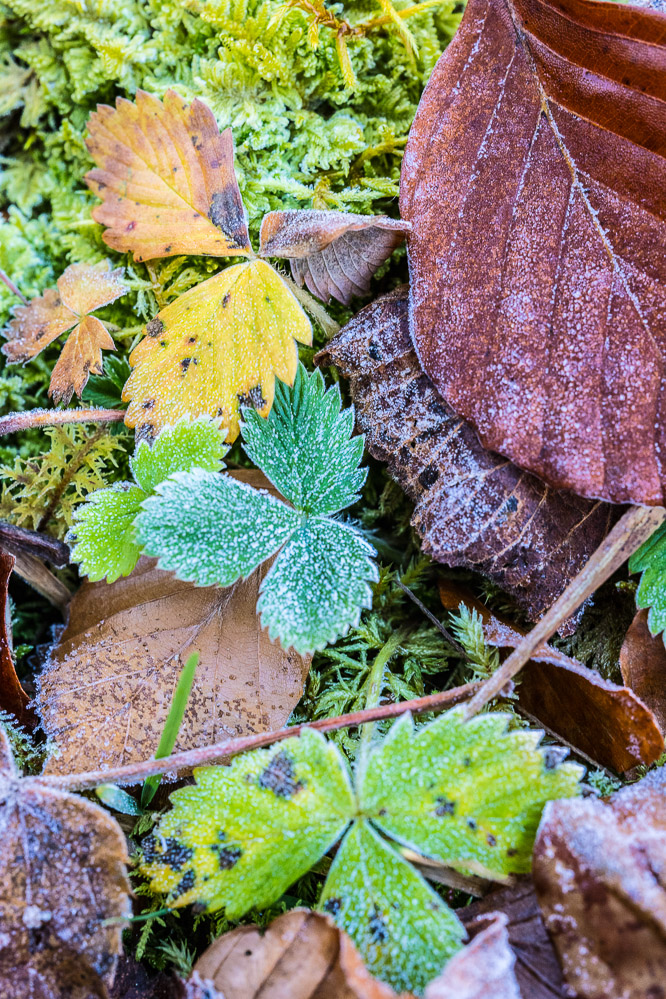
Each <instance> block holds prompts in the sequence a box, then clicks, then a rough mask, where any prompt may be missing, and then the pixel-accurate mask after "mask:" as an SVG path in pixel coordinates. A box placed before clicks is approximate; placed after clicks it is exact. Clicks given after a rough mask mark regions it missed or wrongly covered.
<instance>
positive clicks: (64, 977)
mask: <svg viewBox="0 0 666 999" xmlns="http://www.w3.org/2000/svg"><path fill="white" fill-rule="evenodd" d="M0 828H1V829H2V852H1V854H0V996H2V997H3V999H27V997H31V999H32V997H34V999H91V997H92V996H95V997H96V996H99V997H100V999H105V996H106V989H105V986H106V985H109V984H111V982H112V981H113V976H114V971H115V965H116V961H117V957H118V954H119V953H120V950H121V940H120V935H121V932H122V919H121V917H124V916H128V915H129V912H130V905H129V897H128V893H129V882H128V880H127V875H126V872H125V864H126V863H127V861H128V857H127V850H126V846H125V837H124V836H123V833H122V830H121V829H120V826H119V825H118V823H117V822H116V821H115V820H114V819H113V818H112V817H111V816H110V815H109V814H108V812H105V811H104V809H103V808H100V807H99V806H98V805H95V804H93V803H92V802H90V801H86V800H85V798H80V797H77V796H75V795H73V794H67V793H64V792H62V791H55V790H53V789H51V788H49V787H47V786H45V785H44V784H41V783H40V781H39V778H36V777H25V778H22V777H20V776H19V774H18V772H17V770H16V766H15V764H14V761H13V759H12V754H11V750H10V748H9V743H8V741H7V737H6V735H5V733H4V731H2V730H0Z"/></svg>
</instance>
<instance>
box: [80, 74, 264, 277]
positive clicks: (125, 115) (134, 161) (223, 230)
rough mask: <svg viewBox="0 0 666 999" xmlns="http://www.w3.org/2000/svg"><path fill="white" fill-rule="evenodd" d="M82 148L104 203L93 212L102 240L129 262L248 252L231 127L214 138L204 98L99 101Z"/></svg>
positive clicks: (89, 177)
mask: <svg viewBox="0 0 666 999" xmlns="http://www.w3.org/2000/svg"><path fill="white" fill-rule="evenodd" d="M88 132H89V136H88V138H87V140H86V146H87V147H88V151H89V153H90V155H91V156H92V158H93V159H94V160H95V162H96V163H97V166H98V169H96V170H91V171H90V172H89V173H88V174H87V175H86V181H87V183H88V186H89V187H90V189H91V190H92V191H94V192H95V194H97V195H98V196H99V197H100V198H102V200H103V202H104V203H103V204H102V205H100V206H98V207H97V208H96V209H95V210H94V211H93V218H94V219H95V221H96V222H100V223H102V225H106V226H108V227H109V228H108V229H107V230H106V232H105V233H104V236H103V238H104V241H105V243H107V245H108V246H111V247H113V249H114V250H120V251H121V252H124V253H125V252H127V253H134V259H135V260H151V259H153V258H154V257H172V256H175V255H177V254H182V253H197V254H199V253H207V254H211V255H212V256H218V257H219V256H223V257H228V256H231V255H234V254H247V253H251V252H252V251H251V248H250V239H249V235H248V231H247V224H246V222H245V212H244V210H243V202H242V200H241V195H240V191H239V189H238V183H237V181H236V175H235V173H234V144H233V139H232V136H231V129H226V130H225V131H224V132H222V133H221V134H220V131H219V129H218V126H217V122H216V120H215V116H214V115H213V112H212V111H211V110H210V108H208V107H207V106H206V105H205V104H204V103H202V101H199V100H194V101H193V102H192V104H190V105H188V104H186V103H185V101H183V99H182V98H181V97H179V96H178V94H177V93H175V91H173V90H168V91H167V92H166V94H165V95H164V100H163V101H160V100H158V98H157V97H153V96H152V95H150V94H147V93H145V92H144V91H142V90H139V91H137V94H136V103H132V101H128V100H125V98H122V97H119V98H118V99H117V100H116V107H115V109H114V108H111V107H108V106H107V105H104V104H100V105H98V107H97V111H96V112H95V113H94V114H92V115H91V117H90V121H89V122H88Z"/></svg>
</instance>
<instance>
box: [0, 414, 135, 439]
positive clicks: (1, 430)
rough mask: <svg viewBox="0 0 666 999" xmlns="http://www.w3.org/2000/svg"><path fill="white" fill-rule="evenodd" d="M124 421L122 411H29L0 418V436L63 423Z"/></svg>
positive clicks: (57, 425)
mask: <svg viewBox="0 0 666 999" xmlns="http://www.w3.org/2000/svg"><path fill="white" fill-rule="evenodd" d="M124 419H125V410H123V409H30V410H28V412H27V413H8V414H7V416H3V417H0V436H2V435H3V434H15V433H18V432H19V431H20V430H32V429H33V428H35V427H59V426H60V425H61V424H63V423H120V422H121V420H124Z"/></svg>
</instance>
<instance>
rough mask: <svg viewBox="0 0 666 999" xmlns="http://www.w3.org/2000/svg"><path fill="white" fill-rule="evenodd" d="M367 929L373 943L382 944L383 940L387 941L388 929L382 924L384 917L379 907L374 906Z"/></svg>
mask: <svg viewBox="0 0 666 999" xmlns="http://www.w3.org/2000/svg"><path fill="white" fill-rule="evenodd" d="M368 928H369V930H370V936H371V937H372V939H373V940H374V941H375V943H384V941H385V940H388V935H389V934H388V927H387V925H386V923H385V922H384V917H383V915H382V913H381V911H380V909H379V907H378V906H376V905H375V906H374V910H373V913H372V915H371V916H370V921H369V923H368Z"/></svg>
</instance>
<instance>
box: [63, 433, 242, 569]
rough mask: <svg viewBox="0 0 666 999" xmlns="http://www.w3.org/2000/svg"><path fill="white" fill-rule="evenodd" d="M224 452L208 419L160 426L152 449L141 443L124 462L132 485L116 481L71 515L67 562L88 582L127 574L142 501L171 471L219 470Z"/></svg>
mask: <svg viewBox="0 0 666 999" xmlns="http://www.w3.org/2000/svg"><path fill="white" fill-rule="evenodd" d="M226 451H227V448H226V447H225V445H224V438H223V435H222V434H221V432H220V430H219V429H218V427H217V426H216V424H215V423H213V422H212V421H211V420H209V419H198V420H193V421H192V422H190V421H188V420H187V419H182V420H179V421H178V422H177V423H175V424H174V425H173V426H171V427H165V429H164V430H163V431H162V433H161V434H160V435H159V437H157V439H156V440H155V442H154V444H152V446H151V445H150V444H148V443H147V442H146V441H141V442H140V443H139V445H138V446H137V448H136V451H135V452H134V456H133V458H132V459H131V462H130V465H131V468H132V474H133V475H134V479H135V482H136V483H137V484H136V485H135V484H134V483H131V482H119V483H114V485H113V486H112V487H111V488H110V489H98V490H97V491H96V492H94V493H91V494H90V495H89V496H88V497H87V499H86V502H85V503H82V504H81V505H80V506H79V507H78V508H77V510H76V511H75V513H74V518H73V527H72V530H71V531H70V533H69V534H68V536H67V541H68V542H69V543H70V544H71V545H72V546H73V547H72V561H74V562H79V563H80V564H81V571H82V572H84V573H85V574H86V575H87V576H88V578H89V579H91V580H92V581H93V582H97V581H98V580H100V579H104V578H105V577H106V579H107V582H109V583H113V582H114V581H115V580H116V579H118V577H119V576H128V575H129V574H130V572H131V571H132V569H133V568H134V566H135V565H136V563H137V560H138V558H139V555H140V554H141V549H140V547H139V545H138V544H137V542H136V538H135V532H134V520H135V518H136V516H137V514H138V513H139V511H140V509H141V503H142V502H143V500H145V499H146V498H147V496H149V495H150V494H151V492H152V491H153V490H154V489H155V487H156V486H157V485H158V483H160V482H162V481H163V480H164V479H165V478H167V476H169V475H171V474H172V473H174V472H178V471H189V469H191V468H194V467H195V466H196V467H199V468H204V469H208V470H209V471H211V472H214V471H217V470H218V469H220V468H223V467H224V462H223V461H222V459H223V457H224V455H225V454H226Z"/></svg>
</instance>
